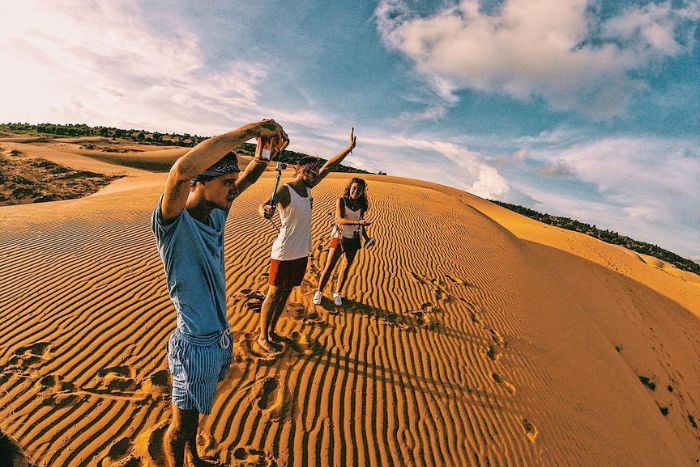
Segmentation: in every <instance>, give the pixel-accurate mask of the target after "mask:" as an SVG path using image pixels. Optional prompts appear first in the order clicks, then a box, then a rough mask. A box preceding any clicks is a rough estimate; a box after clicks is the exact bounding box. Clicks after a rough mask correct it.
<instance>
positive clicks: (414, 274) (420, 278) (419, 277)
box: [409, 271, 426, 284]
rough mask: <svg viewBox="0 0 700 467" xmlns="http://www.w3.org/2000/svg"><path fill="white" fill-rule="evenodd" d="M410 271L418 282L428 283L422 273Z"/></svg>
mask: <svg viewBox="0 0 700 467" xmlns="http://www.w3.org/2000/svg"><path fill="white" fill-rule="evenodd" d="M409 273H410V274H411V277H413V279H414V280H415V281H416V282H418V283H419V284H425V283H426V280H425V278H423V277H422V276H421V275H419V274H416V273H415V272H413V271H409Z"/></svg>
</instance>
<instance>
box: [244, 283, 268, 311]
mask: <svg viewBox="0 0 700 467" xmlns="http://www.w3.org/2000/svg"><path fill="white" fill-rule="evenodd" d="M244 290H247V291H248V292H247V293H245V294H244V298H245V305H244V306H245V307H246V308H247V309H248V310H250V311H252V312H253V313H259V312H260V310H261V309H262V304H263V302H264V301H265V296H264V295H263V294H261V293H259V292H258V291H253V290H250V289H244ZM241 293H243V290H241Z"/></svg>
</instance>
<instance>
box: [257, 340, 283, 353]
mask: <svg viewBox="0 0 700 467" xmlns="http://www.w3.org/2000/svg"><path fill="white" fill-rule="evenodd" d="M257 344H258V347H260V349H261V350H262V351H263V352H265V353H267V354H276V353H279V352H280V351H279V350H278V349H277V347H276V346H275V345H274V344H273V343H272V342H270V341H268V340H267V339H263V337H262V336H260V337H258V340H257Z"/></svg>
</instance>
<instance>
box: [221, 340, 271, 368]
mask: <svg viewBox="0 0 700 467" xmlns="http://www.w3.org/2000/svg"><path fill="white" fill-rule="evenodd" d="M234 340H235V341H236V342H237V343H238V344H237V345H234V346H233V362H234V363H241V362H255V363H257V364H258V365H263V366H271V365H274V364H275V363H276V362H277V361H278V360H279V359H280V357H281V356H282V355H283V354H284V351H282V352H279V353H276V354H272V355H270V354H266V353H265V352H263V351H262V350H261V349H260V347H259V346H258V344H257V340H258V333H257V332H246V333H242V334H241V335H238V334H236V335H235V336H234ZM234 366H235V365H232V366H231V367H232V368H233V367H234Z"/></svg>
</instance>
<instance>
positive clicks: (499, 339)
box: [488, 328, 507, 347]
mask: <svg viewBox="0 0 700 467" xmlns="http://www.w3.org/2000/svg"><path fill="white" fill-rule="evenodd" d="M488 331H489V333H491V339H492V340H493V342H494V343H495V344H496V345H497V346H499V347H505V346H506V345H507V342H506V340H505V339H504V338H503V336H502V335H501V334H500V333H499V332H498V331H496V330H495V329H493V328H489V330H488Z"/></svg>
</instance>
